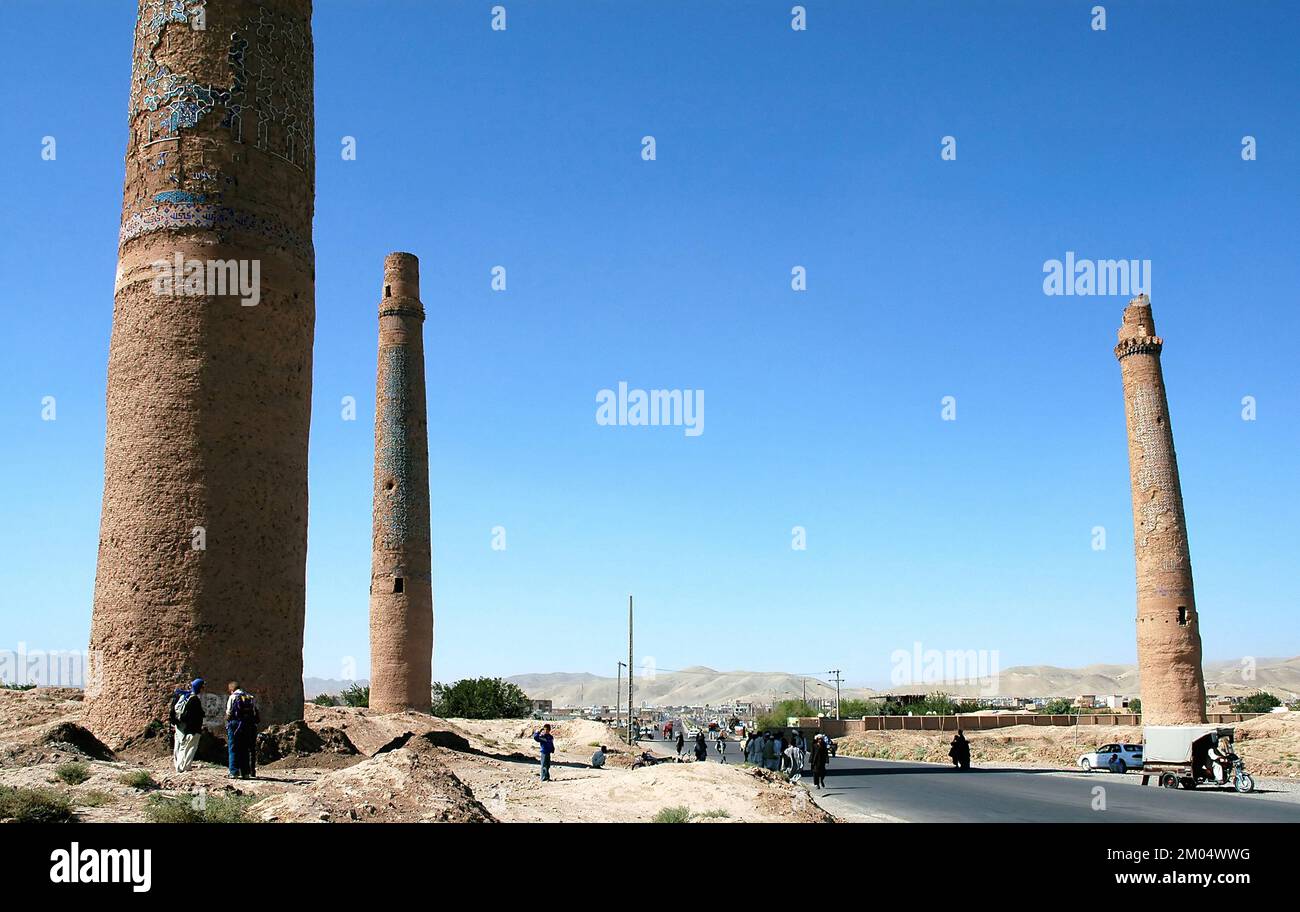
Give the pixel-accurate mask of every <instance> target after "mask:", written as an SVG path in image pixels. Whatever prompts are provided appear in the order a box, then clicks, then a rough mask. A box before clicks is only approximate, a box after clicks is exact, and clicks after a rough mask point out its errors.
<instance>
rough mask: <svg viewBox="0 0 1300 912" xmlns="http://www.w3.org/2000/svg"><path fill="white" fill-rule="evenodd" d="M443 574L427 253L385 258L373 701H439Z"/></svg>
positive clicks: (419, 706) (414, 705)
mask: <svg viewBox="0 0 1300 912" xmlns="http://www.w3.org/2000/svg"><path fill="white" fill-rule="evenodd" d="M432 660H433V578H432V555H431V549H430V543H429V425H428V419H427V417H426V415H425V405H424V306H423V305H422V304H421V303H420V261H419V260H418V259H416V257H415V256H414V255H412V254H409V253H390V254H389V255H388V256H387V257H385V258H384V291H383V297H382V298H381V299H380V302H379V366H378V370H377V379H376V384H375V493H374V528H373V547H372V551H371V564H370V707H371V709H376V710H378V711H380V712H401V711H403V710H407V709H416V710H420V711H422V712H428V711H429V708H430V705H431V703H432V695H431V693H430V689H431V687H432V683H433V682H432Z"/></svg>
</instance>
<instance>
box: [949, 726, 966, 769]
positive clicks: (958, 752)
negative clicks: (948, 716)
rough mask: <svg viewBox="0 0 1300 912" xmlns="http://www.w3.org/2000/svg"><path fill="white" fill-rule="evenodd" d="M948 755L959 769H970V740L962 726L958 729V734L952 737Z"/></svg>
mask: <svg viewBox="0 0 1300 912" xmlns="http://www.w3.org/2000/svg"><path fill="white" fill-rule="evenodd" d="M948 756H949V757H952V765H953V766H955V767H957V769H959V770H968V769H970V742H969V741H967V740H966V736H965V735H963V734H962V733H961V729H960V728H959V729H957V736H956V737H955V738H953V739H952V746H951V747H949V748H948Z"/></svg>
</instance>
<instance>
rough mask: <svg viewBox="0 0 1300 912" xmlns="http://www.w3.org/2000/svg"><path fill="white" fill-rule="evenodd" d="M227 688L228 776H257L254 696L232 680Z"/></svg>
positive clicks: (256, 717)
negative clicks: (228, 695)
mask: <svg viewBox="0 0 1300 912" xmlns="http://www.w3.org/2000/svg"><path fill="white" fill-rule="evenodd" d="M226 689H227V690H228V691H229V692H230V698H229V699H228V700H226V757H227V763H228V775H229V776H230V778H231V779H248V778H250V777H254V776H256V775H257V767H256V765H255V764H256V762H257V761H256V758H255V757H254V756H253V754H254V753H255V752H256V751H257V723H258V721H259V718H260V716H259V714H258V711H257V698H256V697H254V696H253V695H252V694H251V693H247V692H246V691H244V690H243V689H242V688H240V686H239V682H238V681H231V682H230V683H229V684H228V685H227V686H226Z"/></svg>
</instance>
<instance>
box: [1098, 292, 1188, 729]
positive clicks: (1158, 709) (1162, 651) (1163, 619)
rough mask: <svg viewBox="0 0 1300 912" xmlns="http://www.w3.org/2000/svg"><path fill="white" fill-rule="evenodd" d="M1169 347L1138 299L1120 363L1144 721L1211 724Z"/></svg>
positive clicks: (1128, 313)
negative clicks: (1166, 369) (1168, 389)
mask: <svg viewBox="0 0 1300 912" xmlns="http://www.w3.org/2000/svg"><path fill="white" fill-rule="evenodd" d="M1163 346H1164V340H1163V339H1161V338H1160V337H1159V336H1157V335H1156V326H1155V320H1154V319H1153V318H1152V316H1151V302H1150V300H1149V299H1148V298H1147V296H1146V295H1145V294H1142V295H1138V296H1137V297H1136V298H1134V299H1133V300H1131V301H1129V302H1128V306H1127V307H1125V308H1124V322H1123V324H1122V325H1121V326H1120V328H1119V345H1117V346H1115V357H1116V358H1118V359H1119V365H1120V371H1121V373H1122V374H1123V378H1124V409H1125V412H1126V414H1127V416H1128V462H1129V476H1130V481H1131V483H1132V488H1133V544H1134V549H1135V550H1136V552H1137V641H1138V673H1139V674H1140V675H1141V679H1142V721H1143V722H1144V723H1145V724H1147V725H1180V724H1184V723H1197V722H1204V721H1205V677H1204V674H1203V672H1202V670H1201V623H1200V617H1199V615H1198V614H1197V612H1196V597H1195V596H1194V595H1193V594H1192V563H1191V557H1190V555H1189V553H1188V548H1187V521H1186V519H1185V518H1184V516H1183V494H1182V489H1181V487H1180V486H1179V482H1178V459H1177V457H1176V456H1175V455H1174V435H1173V430H1172V428H1170V426H1169V401H1168V399H1167V398H1166V396H1165V382H1164V376H1163V374H1162V372H1161V369H1160V350H1161V348H1162V347H1163Z"/></svg>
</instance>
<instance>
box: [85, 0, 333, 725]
mask: <svg viewBox="0 0 1300 912" xmlns="http://www.w3.org/2000/svg"><path fill="white" fill-rule="evenodd" d="M311 12H312V9H311V0H221V2H213V0H139V3H138V15H137V18H136V24H135V45H134V52H133V57H132V62H133V65H132V72H131V93H130V106H129V113H128V125H129V135H128V139H127V146H126V161H125V167H126V182H125V191H124V193H123V204H122V225H121V232H120V234H119V246H118V266H117V277H116V283H115V287H114V302H113V331H112V337H111V340H110V343H109V355H108V395H107V440H106V445H105V454H104V500H103V511H102V514H101V520H100V534H99V557H98V566H97V569H96V574H95V596H94V612H93V619H92V622H91V632H90V656H89V659H90V668H89V673H88V676H87V688H86V719H87V722H88V724H89V725H90V727H91V728H92V729H93V730H94V731H95V732H96V733H98V734H100V736H101V737H104V738H105V739H106V740H108V741H109V742H111V743H117V742H120V741H121V740H123V739H125V738H127V737H130V736H132V735H136V734H139V733H140V732H141V731H143V730H144V729H145V727H146V726H147V725H148V724H149V723H150V722H151V721H153V720H155V719H157V718H159V716H160V715H161V714H162V712H163V710H164V708H165V705H166V698H167V696H168V694H169V693H170V692H171V690H172V688H173V687H174V686H175V685H176V684H177V683H178V682H180V681H186V680H189V679H191V678H195V677H202V678H205V679H207V680H208V681H209V682H210V692H211V693H213V694H214V699H216V697H215V695H216V694H219V693H221V692H223V691H224V689H225V682H226V681H228V680H232V679H237V680H239V681H240V682H241V683H243V684H244V685H245V687H246V688H247V689H248V690H250V691H251V692H253V693H255V694H256V695H257V697H258V698H259V702H260V704H261V715H262V719H263V721H264V722H287V721H290V720H293V719H301V718H302V711H303V689H302V643H303V612H304V605H305V599H306V560H307V434H308V427H309V424H310V419H311V369H312V333H313V329H314V325H315V254H314V252H313V248H312V233H311V232H312V210H313V207H314V203H315V153H314V150H313V145H312V143H313V136H314V132H315V114H314V110H315V109H314V102H313V97H312V84H313V83H312V80H313V76H312V32H311ZM214 717H215V713H214Z"/></svg>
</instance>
